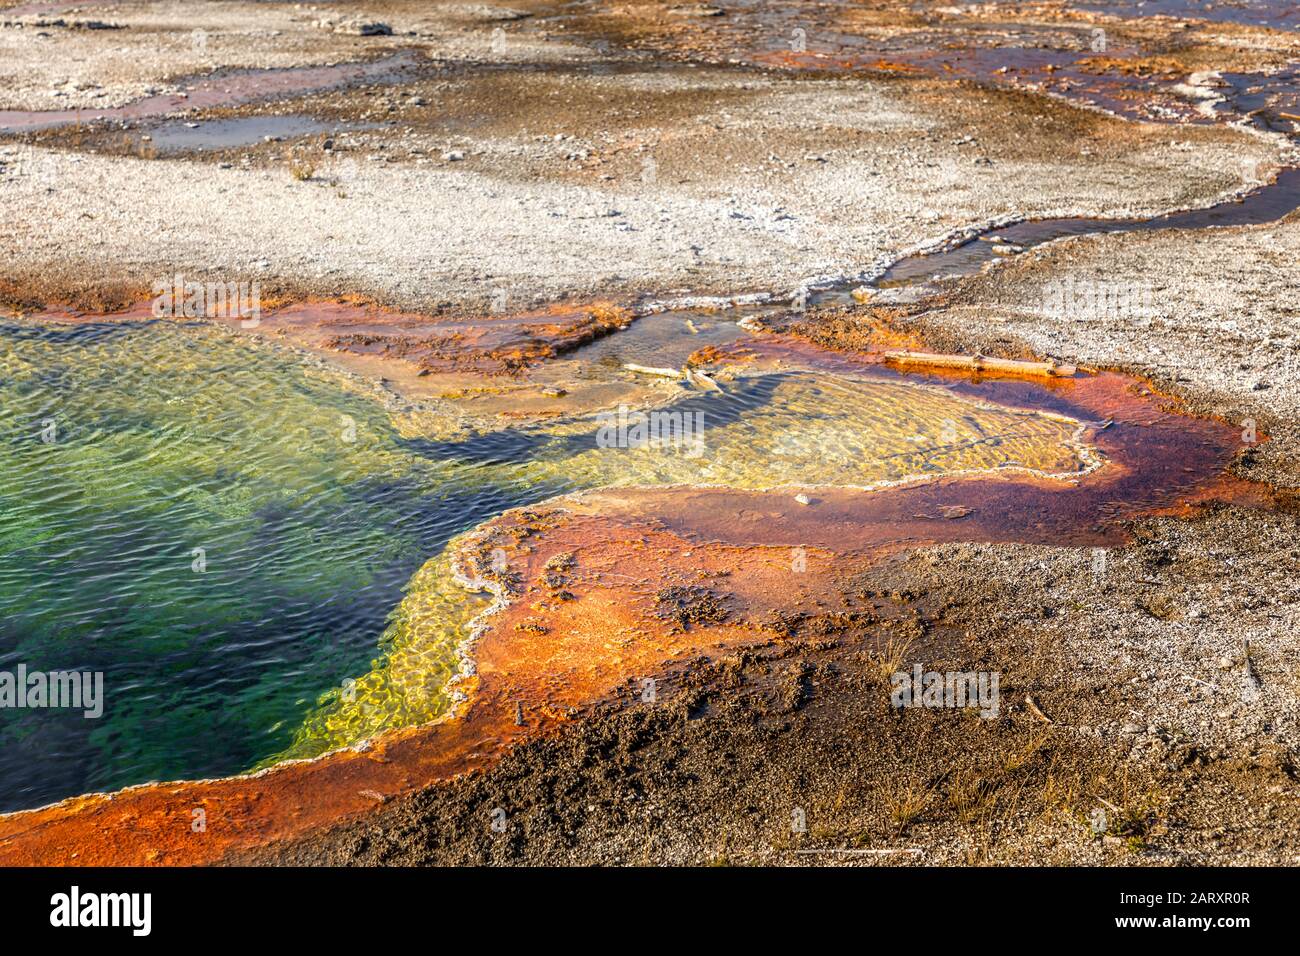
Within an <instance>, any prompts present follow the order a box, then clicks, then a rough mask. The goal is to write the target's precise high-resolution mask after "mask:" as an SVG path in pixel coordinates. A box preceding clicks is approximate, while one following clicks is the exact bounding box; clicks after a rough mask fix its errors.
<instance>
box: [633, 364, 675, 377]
mask: <svg viewBox="0 0 1300 956" xmlns="http://www.w3.org/2000/svg"><path fill="white" fill-rule="evenodd" d="M623 367H624V368H625V369H627V370H628V371H629V372H640V373H641V374H642V375H660V376H663V377H664V378H681V377H682V372H681V369H676V368H654V367H652V366H649V365H636V364H635V363H633V362H624V363H623Z"/></svg>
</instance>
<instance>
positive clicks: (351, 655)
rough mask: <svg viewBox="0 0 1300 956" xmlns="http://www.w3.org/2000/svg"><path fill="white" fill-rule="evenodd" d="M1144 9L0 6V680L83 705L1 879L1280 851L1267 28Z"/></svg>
mask: <svg viewBox="0 0 1300 956" xmlns="http://www.w3.org/2000/svg"><path fill="white" fill-rule="evenodd" d="M1202 6H1203V5H1198V4H1183V3H1177V2H1168V3H1166V2H1160V3H1153V4H1148V5H1147V7H1148V8H1149V9H1146V10H1145V12H1139V11H1134V10H1131V9H1127V8H1125V9H1119V8H1118V7H1119V5H1116V4H1110V3H1076V2H1072V0H1048V2H1046V3H1041V2H1036V3H1031V4H1021V3H999V4H995V5H978V6H969V7H953V6H951V5H947V4H939V3H919V4H911V5H907V6H906V7H902V6H900V5H898V4H886V3H860V4H850V5H842V4H828V5H808V4H793V3H780V2H763V3H743V4H726V3H722V4H718V5H716V6H713V5H681V4H670V3H663V2H658V0H632V2H627V3H620V4H605V3H597V2H585V0H583V2H579V3H575V4H564V5H559V4H552V3H545V2H537V3H534V2H527V0H521V2H518V3H511V4H509V5H508V6H507V5H495V6H488V5H477V4H463V3H451V2H446V3H444V2H438V3H427V2H419V3H417V2H414V0H377V2H365V3H357V4H348V5H347V8H346V9H343V7H342V6H341V5H330V6H329V7H319V8H310V9H308V8H305V7H302V6H300V5H292V4H267V3H243V2H232V3H223V4H220V5H214V4H201V3H197V2H192V0H161V2H138V3H130V4H125V3H121V4H98V3H94V2H91V3H78V4H73V5H20V6H18V7H16V8H13V9H9V10H4V11H0V53H2V54H3V56H0V77H3V82H0V90H2V91H3V92H0V202H3V206H4V209H5V223H6V228H5V229H4V230H2V231H0V250H2V251H3V255H2V256H0V305H3V307H4V313H3V317H2V318H0V393H2V397H3V399H4V401H3V403H0V441H3V442H4V444H5V447H6V454H5V456H4V459H3V461H2V462H0V510H2V512H3V526H0V671H4V670H12V669H13V668H16V667H18V666H19V665H22V666H24V667H25V668H27V669H31V670H52V669H56V668H75V669H78V670H85V671H88V672H94V671H97V672H101V673H102V674H103V675H104V681H105V698H104V705H105V706H104V713H103V715H102V717H99V718H96V719H93V720H91V719H85V718H83V717H82V716H81V714H80V712H73V711H66V710H65V711H58V710H40V709H35V708H25V709H21V710H18V709H13V710H9V709H6V711H5V712H3V713H0V781H3V784H2V785H0V862H7V863H83V864H89V863H104V864H122V863H149V864H187V863H208V862H234V863H241V862H242V863H247V862H254V863H282V862H297V863H331V864H335V863H378V864H382V863H395V864H410V863H417V864H428V863H507V862H523V863H548V864H549V863H593V862H594V863H602V864H629V863H693V864H703V863H717V862H763V863H781V864H800V863H828V864H837V863H849V864H864V863H867V864H910V863H932V864H970V863H983V862H994V863H1021V864H1025V863H1027V864H1037V863H1047V862H1054V863H1073V864H1079V863H1087V864H1094V863H1096V864H1108V865H1109V864H1115V865H1124V864H1134V863H1145V864H1164V863H1171V864H1175V863H1176V864H1198V863H1265V862H1267V863H1294V862H1297V859H1296V858H1295V856H1294V849H1293V847H1294V836H1295V832H1296V829H1297V827H1300V820H1297V819H1296V814H1295V809H1294V808H1295V806H1296V805H1300V801H1297V800H1296V797H1297V796H1300V793H1297V785H1296V782H1295V781H1296V774H1295V767H1296V766H1297V764H1298V762H1300V736H1298V735H1300V724H1298V723H1297V720H1300V698H1298V696H1297V693H1298V691H1300V683H1298V682H1297V681H1296V679H1295V675H1296V673H1297V672H1298V671H1300V647H1297V646H1296V643H1295V639H1294V635H1295V633H1296V632H1297V630H1296V625H1297V623H1300V616H1298V614H1297V608H1298V607H1300V595H1298V594H1297V589H1296V588H1297V586H1296V583H1295V576H1294V573H1293V572H1294V567H1295V564H1296V561H1297V560H1300V556H1298V555H1297V553H1296V549H1295V546H1294V540H1295V531H1296V528H1295V522H1296V501H1297V499H1296V494H1295V489H1296V488H1297V487H1300V480H1297V474H1298V473H1297V471H1296V469H1295V465H1294V462H1295V461H1296V460H1300V459H1297V452H1300V446H1298V445H1297V441H1298V437H1297V436H1300V413H1298V412H1297V408H1300V405H1297V401H1298V399H1297V394H1298V393H1297V387H1298V384H1300V378H1297V376H1296V375H1295V374H1293V373H1294V371H1295V366H1296V363H1295V361H1294V360H1293V359H1294V356H1295V354H1296V353H1297V349H1296V342H1297V341H1300V340H1298V339H1297V338H1296V336H1297V335H1298V334H1300V326H1298V323H1300V315H1298V314H1297V312H1296V308H1295V301H1296V293H1297V292H1298V291H1300V288H1298V287H1297V285H1296V272H1295V268H1294V261H1295V251H1296V245H1297V241H1298V240H1297V236H1300V226H1298V225H1297V218H1296V213H1295V211H1294V210H1295V207H1296V204H1297V200H1298V199H1300V194H1298V193H1297V188H1296V182H1297V181H1296V172H1295V168H1294V167H1295V166H1296V165H1297V155H1298V154H1297V150H1296V136H1297V133H1298V132H1300V91H1298V90H1297V88H1296V77H1297V75H1300V74H1297V63H1300V40H1298V39H1297V37H1300V32H1297V24H1295V23H1294V22H1293V19H1294V18H1293V17H1291V15H1290V13H1289V11H1288V9H1287V8H1285V7H1284V6H1281V5H1277V4H1273V3H1267V4H1259V5H1255V6H1256V7H1257V9H1253V10H1252V11H1243V10H1242V9H1241V8H1239V7H1237V6H1221V5H1218V4H1216V5H1213V6H1212V7H1211V8H1210V9H1202ZM56 7H58V9H56ZM64 7H66V9H64ZM336 7H337V9H336ZM1247 13H1250V15H1247ZM1256 14H1257V15H1256ZM91 24H93V25H94V28H90V26H89V25H91ZM186 282H191V283H193V282H197V283H208V284H212V285H208V286H206V288H215V284H216V283H220V284H222V286H223V287H226V288H230V289H237V290H239V295H240V296H241V297H247V296H251V298H252V299H253V300H255V303H256V306H257V311H256V316H255V317H254V318H253V319H252V320H251V321H250V320H249V319H248V316H247V315H245V314H242V313H239V312H235V311H231V310H229V309H223V308H220V307H219V308H216V309H214V310H209V309H206V308H199V309H198V310H196V311H193V312H192V314H190V315H189V316H188V317H186V316H185V315H184V314H182V313H183V310H182V313H176V312H174V311H173V312H171V313H167V312H166V310H161V311H160V310H159V309H157V307H156V306H157V290H158V289H159V288H165V289H170V288H172V287H173V284H174V283H175V284H182V288H190V287H188V286H184V285H183V284H184V283H186ZM221 302H223V303H224V302H225V300H224V299H222V300H221ZM892 349H905V350H910V351H937V352H947V353H956V354H962V355H974V354H977V353H978V354H983V355H986V356H997V357H1001V358H1011V359H1024V360H1040V359H1041V360H1051V361H1052V362H1055V363H1057V364H1056V366H1055V367H1056V368H1058V369H1059V368H1060V367H1061V366H1067V365H1068V366H1078V370H1077V372H1075V373H1074V374H1073V375H1067V376H1064V377H1045V378H1040V377H1034V376H1024V377H1016V376H1001V377H999V376H996V375H987V374H974V375H972V374H968V373H961V372H955V371H949V372H944V371H941V370H938V369H932V370H927V369H924V368H923V369H920V370H912V371H907V372H903V371H900V370H899V369H898V368H896V367H895V366H893V365H892V364H891V363H890V360H889V359H888V357H887V353H888V352H889V351H890V350H892ZM913 667H921V668H922V669H924V670H930V669H933V670H938V671H941V672H942V671H956V672H971V673H974V672H978V673H980V674H983V675H985V676H987V675H989V674H995V675H998V677H999V678H1000V682H1001V683H1000V686H1001V698H1000V705H999V708H998V712H997V715H996V717H994V718H992V719H981V718H980V717H979V716H976V715H975V714H974V713H972V712H970V711H968V710H965V709H962V708H947V709H945V708H925V707H922V708H915V709H903V710H900V709H898V708H895V707H893V706H891V703H890V690H891V687H890V681H891V677H892V675H894V674H896V673H899V672H911V670H912V669H913ZM38 757H39V759H37V758H38ZM159 781H162V782H159ZM122 788H127V789H122ZM195 807H202V808H203V809H204V810H205V813H206V820H207V821H208V824H207V828H206V829H205V830H203V831H201V832H202V835H201V836H199V835H197V834H198V833H199V832H200V831H195V830H192V829H190V828H188V827H185V826H176V825H175V823H176V820H178V819H181V818H182V817H185V818H188V815H189V814H190V813H191V812H192V810H193V809H194V808H195ZM1099 810H1100V811H1101V812H1102V814H1103V817H1102V819H1103V820H1104V823H1103V824H1102V825H1100V826H1099V825H1098V824H1097V823H1096V820H1097V819H1098V817H1097V813H1098V811H1099ZM498 811H499V812H498ZM503 819H504V821H505V825H504V827H502V826H501V825H500V824H501V821H502V820H503ZM792 820H799V821H802V823H803V824H804V825H803V826H802V827H792Z"/></svg>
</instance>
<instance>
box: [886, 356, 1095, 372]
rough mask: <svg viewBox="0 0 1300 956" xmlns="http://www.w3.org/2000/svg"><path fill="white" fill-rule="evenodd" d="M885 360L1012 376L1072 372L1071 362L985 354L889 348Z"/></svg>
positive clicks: (1073, 370) (900, 363)
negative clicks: (1006, 373)
mask: <svg viewBox="0 0 1300 956" xmlns="http://www.w3.org/2000/svg"><path fill="white" fill-rule="evenodd" d="M885 361H886V362H893V363H894V364H895V365H923V366H929V367H931V368H965V369H970V370H971V371H974V372H1010V373H1011V374H1014V375H1047V376H1057V377H1061V378H1069V377H1070V376H1071V375H1073V374H1074V373H1075V371H1076V369H1075V367H1074V366H1073V365H1058V364H1057V363H1056V362H1022V361H1019V360H1017V359H1000V358H989V357H988V356H987V355H979V354H975V355H941V354H939V353H937V352H906V351H902V350H893V351H889V352H886V353H885Z"/></svg>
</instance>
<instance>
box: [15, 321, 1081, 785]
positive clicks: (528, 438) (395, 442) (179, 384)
mask: <svg viewBox="0 0 1300 956" xmlns="http://www.w3.org/2000/svg"><path fill="white" fill-rule="evenodd" d="M611 374H614V373H612V372H611ZM0 399H2V402H0V449H2V455H3V458H2V459H0V670H8V671H14V670H15V669H16V668H17V666H18V665H19V664H20V663H21V664H25V665H26V667H27V668H28V669H29V670H55V669H57V670H78V671H102V672H103V673H104V685H105V688H104V690H105V702H104V713H103V716H102V717H100V718H99V719H87V718H85V717H83V716H82V713H81V712H80V711H72V710H59V709H42V710H16V709H0V809H16V808H20V807H28V806H36V805H39V804H42V803H46V802H49V801H51V800H55V799H58V798H61V797H65V796H69V795H72V794H76V793H82V792H87V791H92V790H106V789H115V788H118V787H121V786H125V785H129V784H135V783H141V782H145V781H148V780H155V779H178V778H193V777H207V776H218V775H224V774H230V773H237V772H241V771H244V770H247V769H249V768H250V767H254V766H257V765H263V764H265V763H267V762H269V761H273V760H275V759H279V758H281V757H285V756H295V757H300V756H314V755H316V754H319V753H322V752H324V751H326V750H328V749H331V748H333V747H337V746H341V745H345V744H349V743H355V742H357V741H359V740H361V739H364V738H365V737H367V736H369V735H371V734H373V733H376V732H378V731H381V730H384V729H389V728H392V727H397V726H403V725H409V724H414V723H418V722H421V721H425V720H429V719H432V718H434V717H436V716H438V715H439V714H441V713H444V712H445V711H446V709H447V707H448V706H449V700H450V697H449V693H448V688H447V680H448V678H449V677H450V676H451V675H452V673H453V672H454V670H455V668H456V666H457V663H458V662H457V654H456V651H457V647H458V645H459V644H460V643H461V642H462V640H463V638H464V636H465V625H466V623H467V621H468V620H469V618H470V617H471V616H472V615H473V614H474V613H477V611H478V610H480V609H481V608H482V607H484V606H486V603H487V599H486V598H484V597H481V596H474V595H470V594H468V593H467V592H465V591H463V590H461V589H460V588H459V587H458V586H457V585H455V583H454V582H452V581H451V580H450V578H449V574H448V562H447V557H446V555H445V554H444V552H443V549H444V547H445V546H446V545H447V543H448V541H449V540H451V539H452V537H453V536H454V535H456V534H457V533H460V532H464V531H467V530H469V529H471V528H473V527H474V526H476V525H477V524H479V523H481V522H482V521H485V520H487V519H489V518H491V517H492V516H493V515H496V514H499V513H500V512H502V511H504V510H506V509H508V508H510V507H513V506H516V505H520V504H524V503H527V502H531V501H537V500H540V499H543V498H546V497H550V496H552V495H555V494H558V493H562V492H565V491H569V490H573V489H576V488H581V487H596V486H600V485H608V484H623V485H630V484H679V483H708V484H728V485H731V486H735V487H745V488H760V487H771V486H776V485H787V484H801V483H802V484H853V485H859V484H871V483H873V482H876V481H881V480H890V479H896V478H900V477H906V476H910V475H917V474H941V473H945V472H951V471H957V470H964V469H966V468H990V467H999V466H1004V465H1006V464H1009V463H1018V464H1021V465H1025V466H1029V467H1034V468H1038V469H1041V470H1045V471H1073V470H1078V469H1080V468H1082V467H1084V462H1083V461H1082V460H1081V459H1080V458H1079V457H1078V454H1077V449H1075V448H1074V447H1073V446H1072V445H1071V444H1070V443H1069V439H1070V436H1071V435H1072V433H1073V427H1074V426H1073V423H1069V422H1063V421H1058V420H1054V419H1050V418H1046V417H1043V416H1034V415H1026V414H1023V413H1014V412H1007V411H993V410H989V409H981V408H977V407H976V406H974V405H971V404H969V403H966V402H962V401H959V400H958V399H956V398H954V397H953V396H951V395H948V394H947V393H945V392H941V391H931V390H922V389H916V388H909V387H906V386H902V385H899V384H897V383H882V382H848V381H846V380H839V379H828V378H819V377H816V376H811V375H799V374H794V375H783V376H767V377H764V378H759V379H752V380H748V381H742V382H736V383H731V385H729V386H728V393H727V394H725V395H717V394H711V395H708V396H698V395H691V394H690V393H689V392H686V391H683V393H682V398H681V400H680V401H678V402H677V403H676V404H674V406H673V408H674V409H676V410H680V411H682V412H691V413H700V414H702V415H703V416H704V417H703V422H704V423H705V426H706V427H705V430H704V432H703V438H702V445H701V446H700V448H699V449H698V453H695V452H691V453H689V454H683V453H682V448H681V447H680V446H679V447H659V448H645V447H642V448H602V447H599V446H598V443H597V442H596V425H595V423H592V422H587V423H585V424H578V425H576V426H575V424H574V423H558V424H556V425H554V426H550V427H548V428H546V429H542V428H519V429H512V430H508V431H501V432H497V433H494V434H487V435H481V436H479V437H475V438H472V439H467V440H463V441H459V442H446V441H441V442H440V441H435V440H431V439H426V438H422V437H420V436H418V435H415V436H413V435H412V434H411V433H410V428H409V423H402V422H400V421H399V420H397V419H394V418H391V417H390V415H389V413H388V412H387V411H386V410H385V408H384V406H383V405H382V404H381V403H380V402H378V401H376V400H375V397H374V396H373V395H372V394H368V393H365V392H363V391H360V390H357V389H355V388H353V387H351V386H350V385H349V384H348V381H347V380H346V379H343V378H341V377H338V376H336V375H335V374H334V373H332V372H328V371H324V370H320V369H317V368H315V367H313V366H312V365H309V364H306V363H303V362H301V361H300V360H298V359H297V358H296V357H294V356H292V355H288V354H284V353H280V352H277V351H274V350H272V349H269V348H267V347H265V346H261V345H258V344H256V343H254V342H251V341H249V340H247V339H244V338H240V337H239V336H238V335H237V334H236V333H232V332H226V331H222V330H219V329H216V328H214V327H211V326H208V325H204V324H191V325H186V324H180V323H165V322H152V323H137V324H124V325H111V324H103V325H86V326H62V325H38V324H33V323H26V322H21V323H20V322H9V323H4V322H0ZM397 425H401V426H402V427H401V428H399V427H397ZM447 431H448V430H446V429H433V430H432V432H433V433H437V434H445V433H447ZM696 437H699V436H696ZM196 549H202V551H201V553H200V552H197V551H196ZM344 688H347V690H346V691H345V690H344Z"/></svg>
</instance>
